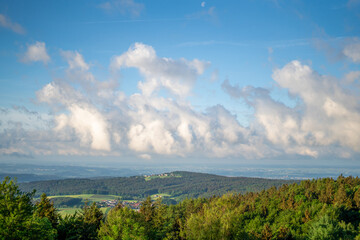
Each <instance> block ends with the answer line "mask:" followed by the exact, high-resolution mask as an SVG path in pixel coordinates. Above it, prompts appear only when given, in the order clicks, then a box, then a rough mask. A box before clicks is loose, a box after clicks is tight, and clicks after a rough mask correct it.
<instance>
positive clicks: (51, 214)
mask: <svg viewBox="0 0 360 240" xmlns="http://www.w3.org/2000/svg"><path fill="white" fill-rule="evenodd" d="M35 205H36V209H35V212H34V215H35V216H37V217H39V218H47V219H48V220H49V221H50V222H51V225H52V226H53V227H56V225H57V223H58V218H59V215H58V213H57V212H56V209H55V207H54V203H53V202H51V201H50V199H48V198H47V196H46V194H45V193H43V194H42V195H41V198H40V201H39V202H37V203H36V204H35Z"/></svg>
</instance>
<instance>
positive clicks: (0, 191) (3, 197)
mask: <svg viewBox="0 0 360 240" xmlns="http://www.w3.org/2000/svg"><path fill="white" fill-rule="evenodd" d="M34 194H35V191H33V192H31V193H23V192H21V191H20V190H19V187H18V186H17V184H16V182H14V181H13V180H10V178H9V177H5V180H4V181H3V182H2V183H1V184H0V239H50V240H51V239H54V238H55V237H56V230H55V229H53V228H52V226H51V222H50V221H49V220H48V219H46V218H44V219H41V218H39V217H37V216H36V215H34V214H33V213H34V205H33V204H32V198H33V196H34Z"/></svg>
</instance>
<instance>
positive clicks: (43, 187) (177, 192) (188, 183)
mask: <svg viewBox="0 0 360 240" xmlns="http://www.w3.org/2000/svg"><path fill="white" fill-rule="evenodd" d="M161 175H162V176H161ZM161 175H155V176H154V175H153V176H134V177H117V178H104V179H64V180H51V181H36V182H30V183H21V184H19V185H20V188H21V189H22V190H23V191H26V192H29V191H32V190H33V189H36V192H37V195H40V194H41V193H46V194H47V195H68V194H104V195H106V194H112V195H119V196H122V197H123V198H125V199H130V198H134V197H139V198H143V197H145V196H148V195H152V194H159V193H162V194H169V195H171V196H172V197H177V199H178V200H181V199H184V198H186V197H188V198H197V197H210V196H213V195H222V194H225V193H227V192H237V193H245V192H250V191H251V192H257V191H261V190H263V189H268V188H270V187H272V186H276V187H278V186H280V185H282V184H285V183H293V182H294V181H290V180H272V179H261V178H248V177H224V176H218V175H212V174H204V173H193V172H180V171H179V172H172V173H167V174H161Z"/></svg>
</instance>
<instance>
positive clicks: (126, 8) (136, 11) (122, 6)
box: [99, 0, 145, 17]
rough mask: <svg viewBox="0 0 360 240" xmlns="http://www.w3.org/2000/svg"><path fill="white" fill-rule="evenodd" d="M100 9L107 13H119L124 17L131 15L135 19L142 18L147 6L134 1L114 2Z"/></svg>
mask: <svg viewBox="0 0 360 240" xmlns="http://www.w3.org/2000/svg"><path fill="white" fill-rule="evenodd" d="M99 7H100V8H102V9H104V10H107V11H118V12H120V14H122V15H126V14H130V15H131V16H133V17H138V16H140V14H141V12H142V11H143V10H144V8H145V6H144V4H142V3H137V2H135V1H134V0H112V1H108V2H104V3H102V4H100V5H99Z"/></svg>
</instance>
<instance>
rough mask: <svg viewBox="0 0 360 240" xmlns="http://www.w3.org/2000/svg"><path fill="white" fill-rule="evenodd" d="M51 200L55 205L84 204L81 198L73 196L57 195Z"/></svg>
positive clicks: (72, 205)
mask: <svg viewBox="0 0 360 240" xmlns="http://www.w3.org/2000/svg"><path fill="white" fill-rule="evenodd" d="M51 201H52V202H53V203H54V206H55V207H77V206H80V205H82V204H83V203H82V202H81V201H82V199H81V198H72V197H55V198H51Z"/></svg>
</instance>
